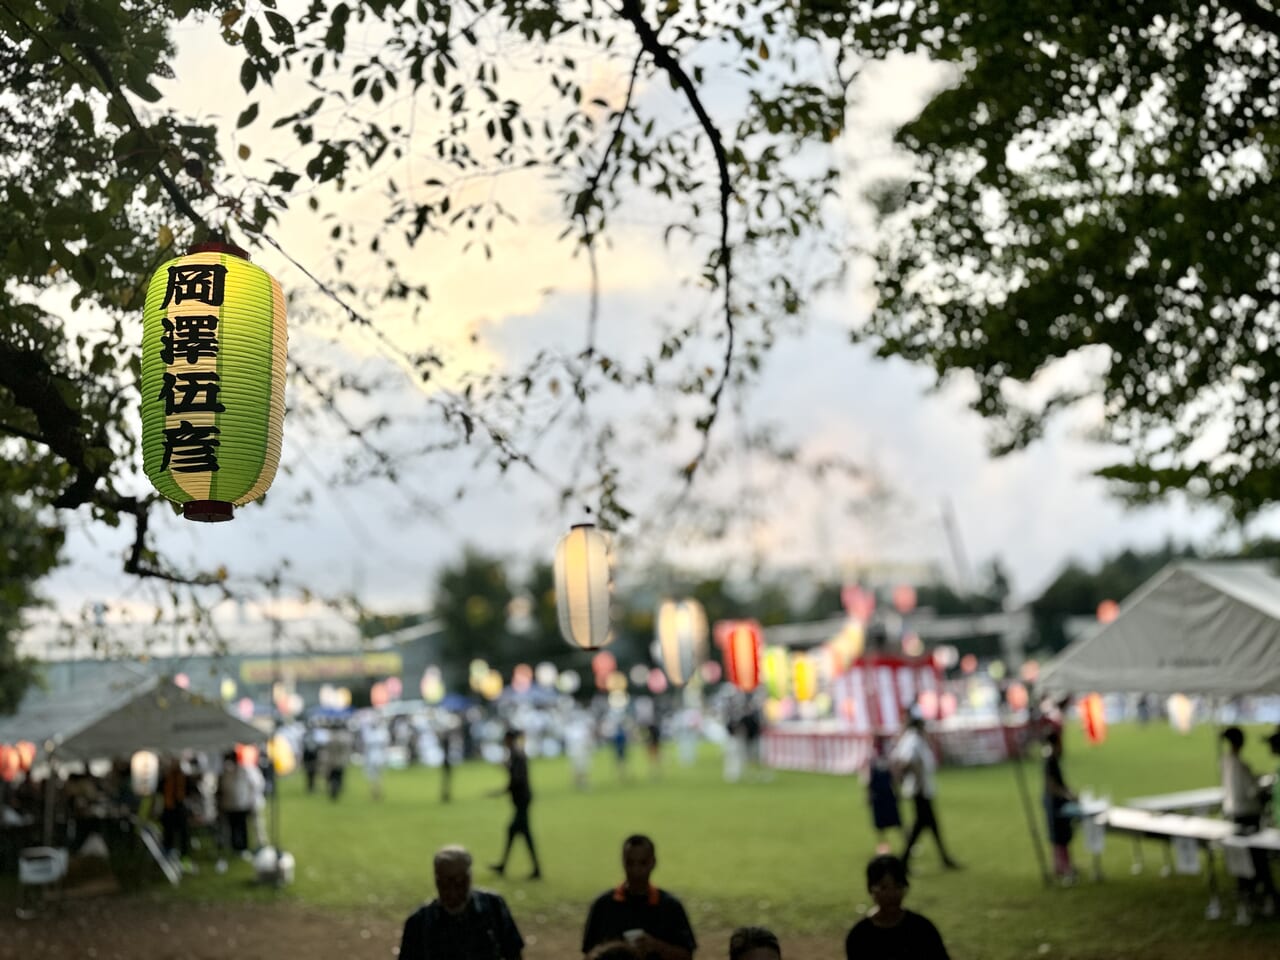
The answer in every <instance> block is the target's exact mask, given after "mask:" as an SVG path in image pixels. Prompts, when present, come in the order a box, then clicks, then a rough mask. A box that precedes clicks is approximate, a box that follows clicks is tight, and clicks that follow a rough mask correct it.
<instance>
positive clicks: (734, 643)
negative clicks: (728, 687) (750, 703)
mask: <svg viewBox="0 0 1280 960" xmlns="http://www.w3.org/2000/svg"><path fill="white" fill-rule="evenodd" d="M716 627H717V630H716V633H717V634H718V637H717V639H720V640H721V646H722V647H723V648H724V666H725V671H726V672H727V673H728V675H729V682H730V683H732V684H733V685H734V686H735V687H737V688H738V689H739V690H741V691H743V692H744V693H750V692H751V691H752V690H754V689H755V688H756V687H758V686H760V655H761V647H762V645H763V644H762V631H761V629H760V624H758V623H756V621H754V620H727V621H721V622H720V623H718V624H716Z"/></svg>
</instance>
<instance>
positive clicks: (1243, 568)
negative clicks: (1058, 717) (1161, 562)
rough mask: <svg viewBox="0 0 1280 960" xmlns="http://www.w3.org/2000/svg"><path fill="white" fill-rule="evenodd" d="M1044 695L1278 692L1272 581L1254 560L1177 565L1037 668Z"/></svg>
mask: <svg viewBox="0 0 1280 960" xmlns="http://www.w3.org/2000/svg"><path fill="white" fill-rule="evenodd" d="M1037 686H1038V687H1039V689H1040V690H1042V691H1044V692H1046V693H1051V694H1073V693H1078V694H1083V693H1090V692H1096V693H1152V694H1165V695H1172V694H1176V693H1181V694H1187V695H1194V694H1200V695H1203V696H1208V697H1220V698H1227V697H1235V696H1244V695H1248V694H1267V693H1280V577H1278V576H1276V573H1275V570H1274V567H1273V566H1272V565H1271V564H1268V563H1258V562H1217V563H1215V562H1208V561H1202V562H1179V563H1172V564H1170V565H1169V566H1167V567H1165V568H1164V569H1163V570H1161V571H1160V572H1159V573H1157V574H1156V575H1155V576H1154V577H1152V578H1151V579H1150V580H1148V581H1147V582H1146V583H1145V584H1144V585H1143V586H1141V587H1139V588H1138V589H1137V590H1135V591H1134V592H1133V593H1132V594H1130V596H1129V597H1127V598H1126V599H1125V601H1124V602H1123V603H1122V604H1121V605H1120V608H1119V613H1118V614H1117V616H1116V617H1115V619H1114V620H1112V621H1111V622H1110V623H1107V624H1103V625H1101V626H1099V627H1098V628H1097V629H1096V630H1094V631H1093V632H1092V633H1090V634H1089V635H1087V636H1084V637H1081V638H1080V639H1079V640H1077V641H1075V642H1074V643H1072V644H1070V645H1069V646H1068V647H1067V648H1066V649H1065V650H1063V651H1062V652H1061V653H1060V654H1058V656H1056V657H1055V658H1054V659H1053V660H1051V661H1050V662H1049V663H1047V664H1045V666H1044V668H1043V669H1042V670H1041V672H1040V678H1039V683H1038V684H1037Z"/></svg>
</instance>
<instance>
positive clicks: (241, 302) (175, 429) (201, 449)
mask: <svg viewBox="0 0 1280 960" xmlns="http://www.w3.org/2000/svg"><path fill="white" fill-rule="evenodd" d="M286 350H287V333H286V330H285V301H284V294H283V292H282V291H281V289H280V284H279V283H277V282H276V280H275V279H274V278H273V277H272V276H271V275H270V274H268V273H267V272H266V271H265V270H263V269H262V268H261V267H257V266H254V265H253V264H252V263H250V262H249V260H248V255H247V254H246V253H245V252H244V251H243V250H241V249H240V248H239V247H235V246H233V245H231V244H226V243H199V244H195V245H194V246H192V247H191V249H190V251H189V252H188V254H187V255H186V256H185V257H178V258H177V259H175V260H170V261H169V262H168V263H166V264H164V265H162V266H161V267H160V269H159V270H157V271H156V272H155V275H154V276H153V277H152V278H151V285H150V286H149V287H148V288H147V300H146V306H145V308H144V311H143V318H142V453H143V466H144V468H145V470H146V473H147V476H148V478H150V480H151V482H152V483H153V484H155V487H156V489H157V490H159V491H160V493H162V494H163V495H164V496H165V497H167V498H168V499H170V500H172V501H173V502H175V503H180V504H182V509H183V516H185V517H186V518H187V519H188V520H203V521H217V520H230V519H231V517H232V515H233V512H234V508H235V507H236V506H239V505H241V504H245V503H249V502H250V501H252V500H256V499H258V498H259V497H261V496H262V495H263V494H264V493H266V491H267V488H268V487H270V486H271V481H272V480H273V479H275V475H276V467H277V465H278V464H279V462H280V438H281V431H282V427H283V424H284V380H285V361H286Z"/></svg>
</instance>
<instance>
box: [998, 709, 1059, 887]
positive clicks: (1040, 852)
mask: <svg viewBox="0 0 1280 960" xmlns="http://www.w3.org/2000/svg"><path fill="white" fill-rule="evenodd" d="M1000 724H1001V726H1002V727H1003V728H1004V734H1005V737H1006V742H1009V741H1008V739H1007V738H1009V737H1011V736H1012V737H1013V740H1012V744H1013V747H1014V755H1013V777H1014V780H1015V781H1017V784H1018V796H1019V797H1020V798H1021V799H1022V813H1023V816H1025V817H1026V820H1027V830H1028V832H1029V833H1030V834H1031V846H1032V847H1033V848H1034V849H1035V851H1036V862H1037V863H1038V864H1039V866H1040V879H1041V880H1042V881H1044V885H1045V886H1046V887H1048V886H1052V885H1053V880H1052V878H1051V876H1050V872H1049V861H1048V860H1047V859H1046V857H1045V851H1044V846H1043V844H1042V843H1041V842H1040V828H1039V827H1038V826H1037V823H1038V821H1039V816H1038V813H1037V811H1036V809H1035V806H1034V805H1033V804H1032V802H1031V791H1030V790H1029V789H1028V788H1027V778H1026V774H1025V772H1024V771H1023V769H1022V744H1021V743H1019V742H1018V741H1017V737H1016V735H1015V734H1014V733H1013V732H1012V731H1011V730H1010V728H1009V724H1008V722H1007V717H1006V714H1005V710H1004V705H1003V704H1001V707H1000Z"/></svg>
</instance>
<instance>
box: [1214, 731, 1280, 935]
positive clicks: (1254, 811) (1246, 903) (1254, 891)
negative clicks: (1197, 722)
mask: <svg viewBox="0 0 1280 960" xmlns="http://www.w3.org/2000/svg"><path fill="white" fill-rule="evenodd" d="M1222 739H1223V740H1224V741H1226V743H1227V752H1226V753H1224V754H1223V755H1222V815H1223V816H1224V817H1226V818H1227V819H1228V820H1231V821H1233V822H1234V823H1235V824H1236V826H1237V828H1238V832H1239V833H1245V834H1248V833H1256V832H1257V831H1258V830H1259V829H1260V828H1261V826H1262V792H1261V791H1260V790H1259V789H1258V778H1257V777H1256V776H1254V773H1253V771H1252V770H1250V769H1249V765H1248V764H1246V763H1245V762H1244V760H1243V759H1242V758H1241V757H1240V750H1241V748H1242V747H1243V746H1244V732H1243V731H1242V730H1241V729H1240V728H1239V727H1227V729H1225V730H1223V731H1222ZM1249 854H1250V857H1251V859H1252V861H1253V876H1252V877H1239V878H1237V881H1236V882H1237V885H1238V887H1239V890H1240V911H1239V912H1238V913H1237V916H1236V922H1237V923H1248V922H1249V913H1250V910H1251V908H1252V906H1253V905H1255V904H1257V903H1258V902H1259V898H1260V900H1261V905H1262V911H1263V913H1264V914H1266V915H1268V916H1269V915H1271V914H1274V913H1275V910H1276V884H1275V880H1274V879H1272V877H1271V864H1270V862H1269V860H1268V857H1267V852H1266V851H1265V850H1256V849H1253V848H1250V849H1249Z"/></svg>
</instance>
